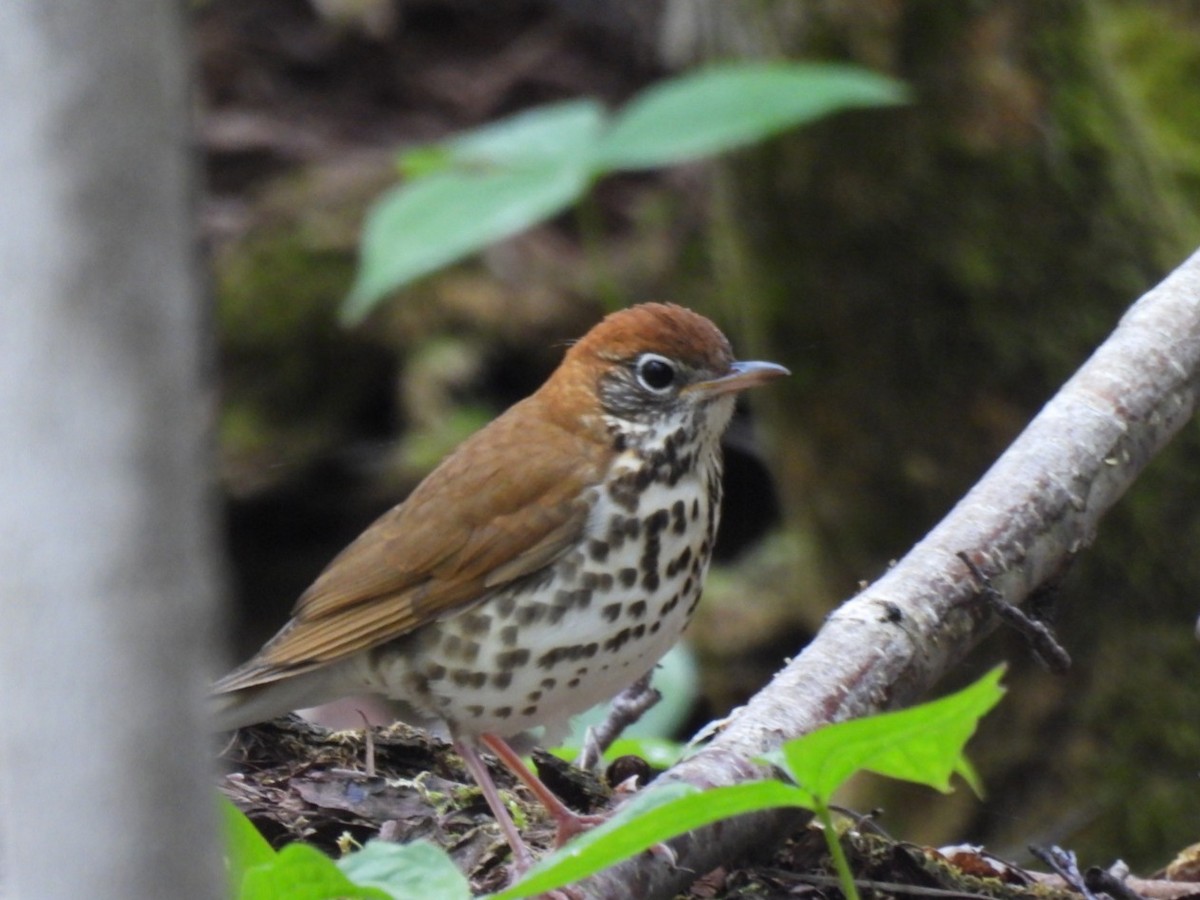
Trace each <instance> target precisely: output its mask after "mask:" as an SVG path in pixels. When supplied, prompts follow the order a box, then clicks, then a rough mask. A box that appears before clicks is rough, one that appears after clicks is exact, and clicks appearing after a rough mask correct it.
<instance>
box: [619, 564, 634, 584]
mask: <svg viewBox="0 0 1200 900" xmlns="http://www.w3.org/2000/svg"><path fill="white" fill-rule="evenodd" d="M617 579H618V580H619V581H620V582H621V587H624V588H631V587H633V586H634V585H635V584H637V569H633V568H626V569H622V570H621V571H620V572H618V573H617Z"/></svg>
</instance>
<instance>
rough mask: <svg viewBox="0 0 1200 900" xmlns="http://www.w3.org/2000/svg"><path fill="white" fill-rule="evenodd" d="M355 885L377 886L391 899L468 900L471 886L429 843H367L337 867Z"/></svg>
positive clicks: (450, 861)
mask: <svg viewBox="0 0 1200 900" xmlns="http://www.w3.org/2000/svg"><path fill="white" fill-rule="evenodd" d="M337 866H338V868H339V869H341V870H342V872H343V873H344V874H345V875H347V876H348V877H349V878H351V879H352V880H353V881H354V883H355V884H358V885H362V886H369V887H377V888H380V889H381V890H383V891H386V892H387V894H388V896H390V897H391V898H392V900H434V898H436V900H469V898H470V896H471V885H470V883H469V882H468V881H467V879H466V878H465V877H464V876H463V874H462V873H461V872H460V871H458V867H457V866H455V865H454V861H453V860H452V859H450V856H449V855H448V854H447V853H446V851H444V850H442V849H441V848H440V847H437V846H436V845H434V844H432V843H430V842H429V841H413V842H412V843H410V844H393V843H389V842H387V841H368V842H367V845H366V846H365V847H363V849H361V850H359V851H358V852H356V853H351V854H350V855H349V856H347V857H345V858H344V859H342V860H340V861H339V862H338V864H337Z"/></svg>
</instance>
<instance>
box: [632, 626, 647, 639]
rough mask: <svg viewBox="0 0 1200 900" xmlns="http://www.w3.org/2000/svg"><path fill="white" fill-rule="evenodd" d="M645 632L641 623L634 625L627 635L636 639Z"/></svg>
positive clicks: (644, 627)
mask: <svg viewBox="0 0 1200 900" xmlns="http://www.w3.org/2000/svg"><path fill="white" fill-rule="evenodd" d="M645 633H646V626H645V624H644V623H643V624H640V625H634V626H633V631H631V632H629V636H630V637H632V638H633V639H634V640H635V641H636V640H638V639H639V638H641V637H642V635H644V634H645Z"/></svg>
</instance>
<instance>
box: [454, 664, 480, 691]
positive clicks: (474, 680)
mask: <svg viewBox="0 0 1200 900" xmlns="http://www.w3.org/2000/svg"><path fill="white" fill-rule="evenodd" d="M450 680H451V681H453V682H454V683H455V684H456V685H458V686H459V687H474V688H481V687H483V686H484V684H486V683H487V676H486V675H484V674H483V672H472V671H471V670H470V669H455V670H454V671H452V672H451V673H450Z"/></svg>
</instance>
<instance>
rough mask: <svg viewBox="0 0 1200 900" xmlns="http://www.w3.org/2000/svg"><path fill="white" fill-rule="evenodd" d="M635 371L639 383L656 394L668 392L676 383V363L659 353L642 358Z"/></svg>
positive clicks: (647, 354)
mask: <svg viewBox="0 0 1200 900" xmlns="http://www.w3.org/2000/svg"><path fill="white" fill-rule="evenodd" d="M635 371H636V372H637V380H638V383H639V384H640V385H641V386H642V387H644V388H645V389H646V390H648V391H653V392H654V393H656V394H662V393H664V392H666V391H667V390H669V389H670V387H671V385H673V384H674V383H675V374H676V373H675V363H673V362H671V361H670V360H669V359H667V358H666V357H663V356H659V355H658V354H657V353H646V354H643V355H642V356H640V357H639V358H638V361H637V366H636V369H635Z"/></svg>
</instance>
